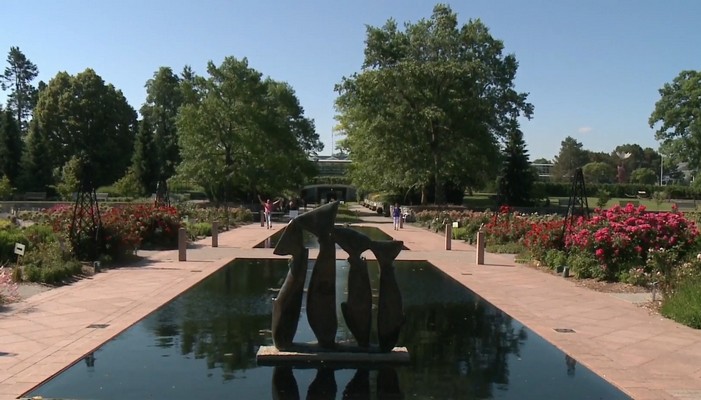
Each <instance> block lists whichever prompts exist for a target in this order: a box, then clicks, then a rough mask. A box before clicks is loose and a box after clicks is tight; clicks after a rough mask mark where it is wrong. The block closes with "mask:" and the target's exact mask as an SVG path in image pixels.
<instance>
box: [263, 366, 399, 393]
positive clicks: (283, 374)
mask: <svg viewBox="0 0 701 400" xmlns="http://www.w3.org/2000/svg"><path fill="white" fill-rule="evenodd" d="M339 369H340V368H339ZM336 370H337V369H336V368H334V367H332V366H325V367H319V368H317V370H316V376H315V377H314V380H313V381H312V382H311V383H310V384H309V388H308V390H307V396H306V398H307V399H310V400H311V399H313V400H327V399H329V400H330V399H335V398H336V394H337V392H338V386H337V384H336ZM373 373H374V374H375V375H376V376H375V380H376V382H377V386H376V390H375V393H373V392H372V390H371V386H370V382H371V378H370V374H371V371H370V370H369V369H367V368H358V369H357V370H356V371H355V374H354V375H353V378H352V379H351V380H350V381H348V384H347V385H346V387H345V389H344V390H343V397H342V398H343V399H344V400H366V399H367V400H369V399H371V398H378V399H403V398H404V395H403V393H402V391H401V389H400V385H399V376H398V375H397V371H396V370H395V369H394V368H393V367H390V366H381V367H379V369H378V370H376V371H373ZM272 387H273V399H276V400H292V399H299V398H300V395H299V388H298V385H297V380H296V379H295V377H294V369H293V367H290V366H276V367H275V370H274V371H273V384H272ZM373 395H374V396H373Z"/></svg>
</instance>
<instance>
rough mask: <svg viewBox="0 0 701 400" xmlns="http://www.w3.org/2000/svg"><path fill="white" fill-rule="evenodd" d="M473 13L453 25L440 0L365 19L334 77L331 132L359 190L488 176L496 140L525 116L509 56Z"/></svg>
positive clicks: (468, 181) (471, 181)
mask: <svg viewBox="0 0 701 400" xmlns="http://www.w3.org/2000/svg"><path fill="white" fill-rule="evenodd" d="M503 49H504V45H503V43H502V42H501V41H500V40H496V39H494V38H493V37H492V36H491V34H490V33H489V30H488V28H487V27H486V26H485V25H484V24H483V23H482V22H481V21H480V20H475V21H473V20H470V21H469V22H468V23H467V24H464V25H462V26H459V25H458V20H457V16H456V14H455V13H453V12H452V10H451V9H450V7H448V6H446V5H437V6H435V7H434V10H433V15H432V16H431V18H430V19H422V20H420V21H418V22H417V23H415V24H411V23H406V24H405V25H404V29H399V27H398V26H397V23H396V22H395V21H394V20H392V19H390V20H389V21H387V23H386V24H385V25H384V26H382V27H379V28H378V27H372V26H369V27H368V28H367V38H366V48H365V61H364V63H363V65H362V68H361V71H360V72H358V73H355V74H353V75H351V76H350V77H345V78H343V79H342V81H341V83H340V84H338V85H337V86H336V91H337V92H338V93H339V96H338V98H337V100H336V109H337V111H338V116H337V119H338V121H339V132H340V133H342V134H344V135H345V138H344V139H343V140H342V141H341V142H340V145H341V147H342V148H343V149H345V150H347V151H348V152H349V154H350V157H351V158H352V159H353V165H352V168H351V169H350V174H351V177H352V179H353V182H354V183H355V184H356V185H357V186H359V187H360V188H361V189H366V190H399V189H417V190H421V192H422V201H423V202H425V201H426V200H427V193H428V192H429V191H430V190H431V189H432V188H433V189H435V201H436V202H437V203H442V202H444V200H445V191H446V189H448V187H450V186H455V187H458V188H460V187H461V188H465V187H466V186H470V185H479V184H481V183H484V182H486V181H487V180H490V179H493V178H494V177H495V175H496V171H497V169H498V164H497V163H498V159H499V151H500V143H501V141H502V140H503V139H504V138H505V136H506V134H507V133H508V132H510V131H512V130H513V129H516V128H517V127H518V122H517V118H518V117H519V116H525V117H529V118H530V116H531V114H532V112H533V106H532V105H531V104H529V103H528V102H526V97H527V95H526V94H524V93H518V92H516V91H515V90H514V85H513V81H514V78H515V75H516V70H517V68H518V63H517V61H516V58H515V57H514V56H513V55H503V53H502V52H503Z"/></svg>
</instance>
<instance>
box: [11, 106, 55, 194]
mask: <svg viewBox="0 0 701 400" xmlns="http://www.w3.org/2000/svg"><path fill="white" fill-rule="evenodd" d="M48 154H49V144H48V139H47V137H46V135H45V134H43V133H42V131H41V129H40V126H39V121H38V120H37V118H33V119H32V120H31V121H29V131H28V133H27V140H26V144H25V151H24V152H23V153H22V169H21V173H20V181H19V187H20V188H21V189H22V190H24V191H27V192H31V191H35V192H44V191H46V190H47V188H48V186H49V185H51V184H52V183H53V179H52V173H53V169H54V166H53V164H52V163H51V162H50V161H49V159H48V157H47V155H48Z"/></svg>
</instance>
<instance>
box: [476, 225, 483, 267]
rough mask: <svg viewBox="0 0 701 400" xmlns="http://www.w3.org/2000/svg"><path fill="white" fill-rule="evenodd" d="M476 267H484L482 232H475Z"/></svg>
mask: <svg viewBox="0 0 701 400" xmlns="http://www.w3.org/2000/svg"><path fill="white" fill-rule="evenodd" d="M477 265H484V232H483V231H481V230H479V231H477Z"/></svg>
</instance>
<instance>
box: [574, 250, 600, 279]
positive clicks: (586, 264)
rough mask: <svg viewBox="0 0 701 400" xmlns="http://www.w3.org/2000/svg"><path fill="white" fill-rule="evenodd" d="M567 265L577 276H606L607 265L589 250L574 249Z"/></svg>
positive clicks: (598, 277)
mask: <svg viewBox="0 0 701 400" xmlns="http://www.w3.org/2000/svg"><path fill="white" fill-rule="evenodd" d="M566 265H567V266H569V267H570V271H572V273H573V274H574V276H575V277H576V278H597V279H603V278H605V277H606V266H602V265H600V264H599V261H598V260H597V259H596V257H595V256H594V255H593V254H591V253H589V252H587V251H583V250H579V249H573V250H572V251H571V252H570V253H569V255H568V257H567V263H566Z"/></svg>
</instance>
